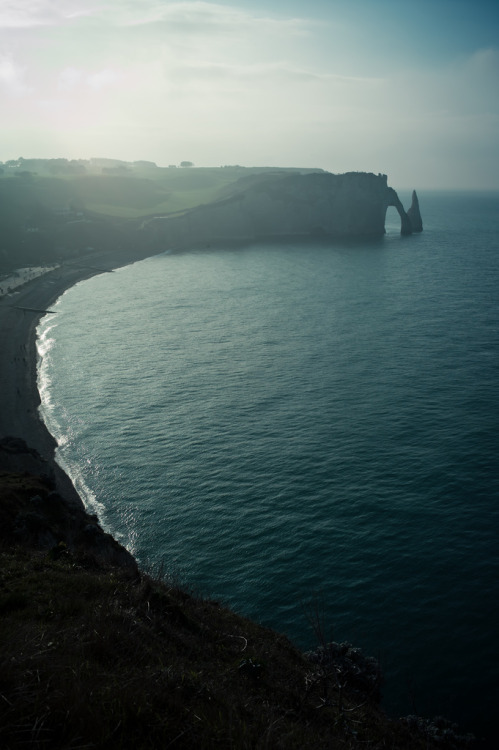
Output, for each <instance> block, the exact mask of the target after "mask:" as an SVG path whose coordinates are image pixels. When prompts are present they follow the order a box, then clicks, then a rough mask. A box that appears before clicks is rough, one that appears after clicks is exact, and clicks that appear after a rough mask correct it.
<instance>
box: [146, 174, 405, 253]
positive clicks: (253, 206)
mask: <svg viewBox="0 0 499 750" xmlns="http://www.w3.org/2000/svg"><path fill="white" fill-rule="evenodd" d="M389 205H395V206H396V208H397V210H398V211H399V214H400V216H401V231H402V233H407V234H410V232H411V231H412V227H411V223H410V220H409V218H408V216H407V214H406V212H405V211H404V208H403V206H402V204H401V203H400V200H399V199H398V196H397V194H396V192H395V191H394V190H393V189H392V188H389V187H388V186H387V178H386V175H374V174H368V173H362V172H360V173H358V172H350V173H347V174H343V175H333V174H328V173H316V174H293V175H289V174H286V173H277V174H272V175H264V176H262V178H261V179H259V180H255V181H254V182H253V184H251V185H249V186H248V185H247V184H246V183H245V184H244V185H243V186H241V188H240V189H239V190H238V189H237V185H236V186H235V191H234V193H233V195H231V196H230V197H229V198H226V199H224V200H221V201H218V202H215V203H211V204H209V205H206V206H199V207H198V208H195V209H193V210H192V211H189V212H187V213H185V214H184V215H183V216H179V217H175V218H172V219H161V220H158V221H157V222H153V223H152V226H151V224H149V228H152V229H153V230H154V231H155V233H156V239H157V240H158V241H161V242H163V243H165V244H167V246H169V247H186V246H190V245H199V244H209V243H211V242H216V241H224V240H254V239H258V238H263V237H266V238H269V237H278V236H286V235H288V236H289V235H304V236H314V235H315V236H321V235H323V236H331V237H354V236H360V237H362V236H364V237H365V236H372V237H376V236H382V235H383V234H384V231H385V215H386V209H387V206H389Z"/></svg>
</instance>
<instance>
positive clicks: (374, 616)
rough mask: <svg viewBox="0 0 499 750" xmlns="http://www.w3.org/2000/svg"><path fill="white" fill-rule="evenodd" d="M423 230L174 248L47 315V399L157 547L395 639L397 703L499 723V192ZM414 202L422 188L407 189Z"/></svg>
mask: <svg viewBox="0 0 499 750" xmlns="http://www.w3.org/2000/svg"><path fill="white" fill-rule="evenodd" d="M419 197H420V204H421V210H422V214H423V221H424V227H425V228H424V232H423V233H422V234H421V235H413V236H411V237H401V236H400V234H399V220H398V216H397V215H396V214H395V212H393V214H392V213H391V210H390V211H389V214H388V216H387V234H386V236H385V237H384V238H382V239H381V240H378V241H369V242H367V241H361V242H354V241H349V242H335V243H333V242H328V241H326V240H317V241H308V240H304V239H300V238H295V239H292V240H291V239H290V240H286V241H282V242H279V243H277V242H259V243H254V244H252V245H248V246H244V247H223V248H221V247H220V248H216V247H211V248H205V249H203V250H197V251H194V250H193V251H190V252H185V253H182V254H164V255H161V256H156V257H154V258H150V259H148V260H146V261H143V262H141V263H138V264H135V265H133V266H129V267H126V268H123V269H119V270H117V271H116V272H115V273H113V274H103V275H102V276H97V277H94V278H92V279H90V280H88V281H85V282H83V283H81V284H79V285H77V286H76V287H74V288H73V289H71V290H69V291H68V292H66V293H65V294H64V295H63V297H62V298H61V299H60V300H59V302H58V303H57V307H56V309H57V311H58V315H57V316H50V317H49V316H48V317H47V318H45V319H44V320H43V321H42V323H41V325H40V327H39V351H40V355H41V360H40V365H39V387H40V391H41V394H42V413H43V416H44V418H45V420H46V422H47V424H48V426H49V428H50V429H51V431H52V432H53V434H54V435H55V437H56V438H57V440H58V443H59V449H58V460H59V461H60V462H61V463H62V464H63V466H64V467H65V468H66V469H67V470H68V472H69V473H70V474H71V476H72V477H73V479H74V481H75V484H76V485H77V488H78V489H79V490H80V492H81V493H82V495H83V496H84V497H85V499H86V502H87V504H88V506H89V507H90V508H91V509H93V510H96V511H97V512H98V514H99V517H100V519H101V521H102V523H103V524H104V526H105V527H106V528H107V529H109V530H110V531H111V532H112V533H113V534H114V535H115V536H117V538H119V539H120V540H121V541H122V542H123V543H124V544H125V545H126V546H127V547H128V548H129V549H130V550H131V551H132V552H133V553H134V554H135V555H136V556H137V558H138V560H139V562H140V563H141V564H142V565H143V566H153V567H154V566H156V567H157V566H159V565H162V566H163V567H164V569H165V570H166V571H168V572H169V573H171V574H173V575H175V576H178V577H180V579H181V580H182V581H184V582H185V583H186V584H187V585H189V586H191V587H193V588H195V589H196V590H198V591H200V592H202V593H203V594H204V595H207V596H210V597H213V598H217V599H219V600H221V601H223V602H226V603H228V604H230V605H231V606H232V607H233V608H234V609H236V610H237V611H240V612H242V613H243V614H246V615H248V616H250V617H252V618H254V619H256V620H258V621H260V622H262V623H264V624H266V625H269V626H271V627H274V628H276V629H277V630H279V631H281V632H285V633H286V634H287V635H289V637H290V638H291V639H292V640H294V641H295V642H296V643H297V645H299V646H300V647H302V648H304V649H306V648H311V647H314V646H315V645H317V634H316V633H315V632H314V626H313V622H312V621H313V620H314V618H315V614H316V613H319V614H320V618H321V620H322V621H323V623H324V627H323V629H324V636H325V637H326V638H333V639H335V640H349V641H351V642H353V643H354V644H355V645H357V646H360V647H362V648H363V649H364V650H365V651H366V652H367V653H369V654H372V655H374V656H377V657H378V658H379V659H380V662H381V665H382V668H383V671H384V674H385V678H386V687H385V704H386V705H387V708H388V709H389V710H391V711H393V712H395V713H399V714H401V715H402V714H407V713H414V712H419V713H422V714H424V715H429V716H432V715H434V714H436V713H438V714H445V715H447V716H450V717H451V718H454V719H457V720H459V721H460V723H461V725H463V726H464V728H465V729H470V730H472V731H475V732H476V733H477V734H479V735H480V734H484V735H487V736H488V737H489V739H490V738H491V737H492V735H493V734H494V731H495V730H494V727H493V722H492V715H493V706H495V703H496V700H497V697H498V696H497V684H498V677H499V674H498V659H497V657H498V653H497V643H496V640H497V627H498V623H499V604H498V601H499V598H498V581H499V575H498V574H499V551H498V545H497V531H498V521H499V518H498V515H499V505H498V480H497V477H498V472H497V447H498V446H497V427H498V408H497V403H498V369H499V361H498V346H497V345H498V339H499V305H498V288H499V253H498V251H499V247H498V237H499V196H498V195H497V194H494V193H487V194H485V193H474V194H470V193H468V194H464V193H447V194H446V193H428V194H426V195H425V194H421V195H420V196H419ZM404 203H407V197H405V200H404Z"/></svg>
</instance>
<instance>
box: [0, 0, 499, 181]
mask: <svg viewBox="0 0 499 750" xmlns="http://www.w3.org/2000/svg"><path fill="white" fill-rule="evenodd" d="M0 102H1V104H0V106H1V113H0V114H1V121H0V122H1V126H0V127H1V138H0V159H1V160H7V159H11V158H17V157H19V156H24V157H25V158H29V157H43V158H49V157H60V156H65V157H67V158H79V157H81V158H89V157H92V156H107V157H113V158H118V159H125V160H127V161H132V160H136V159H149V160H152V161H155V162H156V163H157V164H158V165H161V166H164V165H168V164H174V163H178V162H180V161H181V160H190V161H193V162H194V163H195V164H196V166H219V165H223V164H242V165H245V166H254V165H255V166H268V165H270V166H302V167H305V166H309V167H322V168H324V169H328V170H330V171H332V172H345V171H350V170H359V171H370V172H376V173H377V172H384V173H387V174H388V175H389V183H390V184H391V185H393V186H394V187H396V188H401V187H416V188H421V187H472V188H480V187H483V188H499V2H497V0H490V1H488V0H469V1H468V0H418V2H415V1H414V0H307V1H305V0H301V1H299V0H269V1H268V2H264V0H251V2H250V0H218V2H209V1H205V0H194V1H191V0H184V1H182V0H180V1H177V2H170V1H169V0H0Z"/></svg>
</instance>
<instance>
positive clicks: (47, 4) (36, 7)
mask: <svg viewBox="0 0 499 750" xmlns="http://www.w3.org/2000/svg"><path fill="white" fill-rule="evenodd" d="M87 13H88V10H86V9H85V4H84V2H83V0H64V2H61V1H60V0H2V10H1V13H0V29H2V28H4V29H7V28H29V27H32V26H53V25H58V24H60V23H63V22H65V21H66V20H68V19H72V18H76V17H79V16H82V15H87Z"/></svg>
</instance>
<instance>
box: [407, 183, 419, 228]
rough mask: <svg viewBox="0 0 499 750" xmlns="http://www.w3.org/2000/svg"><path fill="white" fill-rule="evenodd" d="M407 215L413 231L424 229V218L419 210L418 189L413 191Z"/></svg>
mask: <svg viewBox="0 0 499 750" xmlns="http://www.w3.org/2000/svg"><path fill="white" fill-rule="evenodd" d="M407 216H408V217H409V221H410V222H411V226H412V231H413V232H422V231H423V220H422V218H421V212H420V210H419V200H418V196H417V194H416V191H415V190H413V191H412V203H411V207H410V209H409V210H408V211H407Z"/></svg>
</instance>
